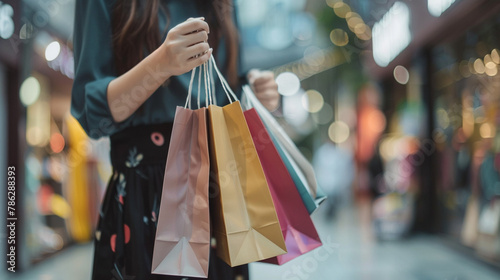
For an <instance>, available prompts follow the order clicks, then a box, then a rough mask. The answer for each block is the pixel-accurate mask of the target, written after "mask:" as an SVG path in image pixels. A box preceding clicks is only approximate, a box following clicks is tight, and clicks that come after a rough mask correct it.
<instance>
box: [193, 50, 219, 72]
mask: <svg viewBox="0 0 500 280" xmlns="http://www.w3.org/2000/svg"><path fill="white" fill-rule="evenodd" d="M212 52H213V49H212V48H210V49H208V51H207V52H206V53H204V54H201V55H199V56H194V57H191V58H190V59H188V61H187V66H188V68H189V69H193V68H195V67H198V66H200V65H202V64H203V63H205V62H207V61H208V59H209V58H210V56H211V55H212Z"/></svg>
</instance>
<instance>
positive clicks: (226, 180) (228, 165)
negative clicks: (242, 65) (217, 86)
mask: <svg viewBox="0 0 500 280" xmlns="http://www.w3.org/2000/svg"><path fill="white" fill-rule="evenodd" d="M214 69H215V70H216V71H217V72H218V69H217V67H216V65H215V64H214ZM218 74H219V78H220V80H221V82H222V83H223V85H224V89H225V90H230V89H229V87H228V86H227V84H224V82H225V81H224V78H223V77H222V75H220V72H218ZM226 93H227V92H226ZM232 94H233V93H232ZM233 96H234V94H233ZM228 98H230V97H229V94H228ZM233 99H235V98H233ZM230 100H231V99H230ZM208 116H209V117H208V119H209V122H208V123H209V124H208V127H209V129H208V132H209V143H210V146H209V147H210V148H209V150H210V161H211V173H212V176H211V178H212V179H213V182H211V186H212V187H214V188H215V189H213V190H212V196H211V202H210V204H211V208H212V209H211V212H212V215H211V218H212V226H213V235H214V236H215V238H216V241H217V255H218V256H219V257H220V258H221V259H223V260H224V261H225V262H226V263H228V264H229V265H231V266H237V265H242V264H246V263H250V262H254V261H259V260H263V259H267V258H271V257H275V256H278V255H281V254H285V253H286V246H285V242H284V239H283V235H282V232H281V227H280V224H279V222H278V217H277V215H276V209H275V207H274V204H273V200H272V197H271V193H270V191H269V186H268V184H267V181H266V177H265V175H264V171H263V169H262V166H261V164H260V160H259V157H258V154H257V151H256V149H255V146H254V143H253V140H252V136H251V134H250V131H249V129H248V126H247V123H246V120H245V117H244V115H243V111H242V109H241V106H240V103H239V101H235V102H232V103H231V104H229V105H227V106H224V107H219V106H217V105H210V106H209V107H208Z"/></svg>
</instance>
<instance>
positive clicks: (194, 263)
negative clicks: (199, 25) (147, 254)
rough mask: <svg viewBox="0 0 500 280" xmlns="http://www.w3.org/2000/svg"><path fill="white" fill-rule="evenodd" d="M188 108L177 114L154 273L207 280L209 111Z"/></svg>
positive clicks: (208, 245) (159, 223)
mask: <svg viewBox="0 0 500 280" xmlns="http://www.w3.org/2000/svg"><path fill="white" fill-rule="evenodd" d="M195 71H196V68H195V69H194V70H193V74H192V76H191V83H190V89H189V93H188V100H189V102H187V103H186V105H187V104H188V103H189V108H190V103H191V102H190V98H191V86H192V80H193V77H194V74H195ZM200 72H201V68H200ZM200 75H201V73H200ZM199 95H200V94H198V96H199ZM198 98H199V97H198ZM198 104H199V102H198ZM185 107H186V106H185ZM185 107H184V108H183V107H177V110H176V112H175V119H174V124H173V128H172V135H171V140H170V146H169V150H168V156H167V163H166V167H165V176H164V181H163V191H162V197H161V203H160V210H159V215H158V224H157V230H156V238H155V243H154V252H153V260H152V273H154V274H167V275H179V276H190V277H207V276H208V263H209V252H210V220H209V201H208V183H209V172H210V159H209V152H208V136H207V125H206V122H207V119H206V114H207V109H206V108H200V109H197V110H191V109H189V108H185Z"/></svg>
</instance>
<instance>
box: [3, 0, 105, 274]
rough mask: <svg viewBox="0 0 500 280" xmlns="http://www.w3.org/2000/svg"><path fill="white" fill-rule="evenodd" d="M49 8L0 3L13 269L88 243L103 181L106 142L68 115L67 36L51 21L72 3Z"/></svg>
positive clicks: (69, 68) (69, 63)
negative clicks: (12, 173) (12, 174)
mask: <svg viewBox="0 0 500 280" xmlns="http://www.w3.org/2000/svg"><path fill="white" fill-rule="evenodd" d="M9 3H10V5H11V7H13V8H12V11H10V10H5V9H7V8H6V5H9ZM51 3H52V4H53V5H52V6H43V5H42V6H40V5H41V4H40V3H38V2H37V1H6V2H0V9H2V14H1V15H2V17H3V16H4V15H11V16H12V30H8V28H7V27H6V26H7V24H6V23H7V20H6V19H5V18H2V24H1V25H0V27H1V28H3V29H2V30H0V35H2V40H0V48H1V50H2V51H1V53H0V62H1V63H0V80H1V81H0V85H1V86H2V87H3V88H1V91H0V93H1V96H0V98H1V100H0V101H1V102H0V103H1V105H0V106H5V110H4V108H2V109H1V110H0V112H1V113H2V116H1V120H0V131H1V134H2V135H8V137H3V138H2V139H0V141H8V143H6V144H7V147H5V146H4V145H3V144H4V143H3V142H0V144H2V146H0V152H1V153H2V154H8V156H7V157H2V159H1V160H2V162H0V167H1V168H2V169H3V170H6V169H7V168H6V166H7V165H8V166H14V167H15V168H16V182H17V185H16V186H17V189H16V199H17V203H16V209H17V212H18V220H19V223H18V225H19V226H18V227H17V242H16V245H17V266H16V268H17V269H18V270H24V269H27V268H29V266H30V265H31V264H33V263H36V262H39V261H41V260H43V259H45V258H46V257H48V256H50V255H52V254H54V253H57V252H59V251H60V250H62V249H64V248H66V247H67V246H68V245H70V244H72V243H75V242H87V241H90V240H91V239H92V237H93V226H94V225H96V224H97V222H96V221H97V217H98V204H99V203H100V200H101V196H102V193H103V190H104V186H105V183H106V180H107V179H108V178H109V174H110V170H109V159H108V154H109V152H108V142H106V140H101V141H90V140H89V139H88V138H87V136H86V135H85V132H84V131H83V129H82V128H81V127H80V125H79V124H78V122H77V121H76V120H75V119H74V118H73V117H71V116H70V114H69V109H70V108H69V106H70V97H71V87H72V83H73V81H72V77H73V55H72V51H71V48H72V46H71V38H70V35H71V33H67V32H64V30H61V29H57V28H54V27H55V26H56V27H57V26H62V27H63V28H66V30H68V31H69V32H71V30H72V24H65V25H60V24H57V20H60V19H61V18H65V17H66V15H68V14H69V15H71V14H73V9H74V2H73V1H63V2H57V1H53V2H51ZM4 23H5V24H4ZM7 31H9V32H10V33H9V32H7ZM7 33H9V34H10V37H7V38H5V37H4V36H7V35H6V34H7ZM7 104H8V106H7ZM3 114H5V116H4V115H3ZM4 149H5V152H3V151H4ZM5 159H6V160H7V161H6V162H3V160H5ZM3 174H5V173H2V175H1V176H3ZM3 195H4V194H3V193H2V200H4V197H3ZM2 210H3V209H2ZM2 215H3V216H5V215H6V213H4V212H2Z"/></svg>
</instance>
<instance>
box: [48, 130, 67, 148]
mask: <svg viewBox="0 0 500 280" xmlns="http://www.w3.org/2000/svg"><path fill="white" fill-rule="evenodd" d="M64 145H65V141H64V137H63V136H62V135H61V133H54V134H52V136H51V137H50V148H51V149H52V151H53V152H54V153H60V152H62V150H63V149H64Z"/></svg>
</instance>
